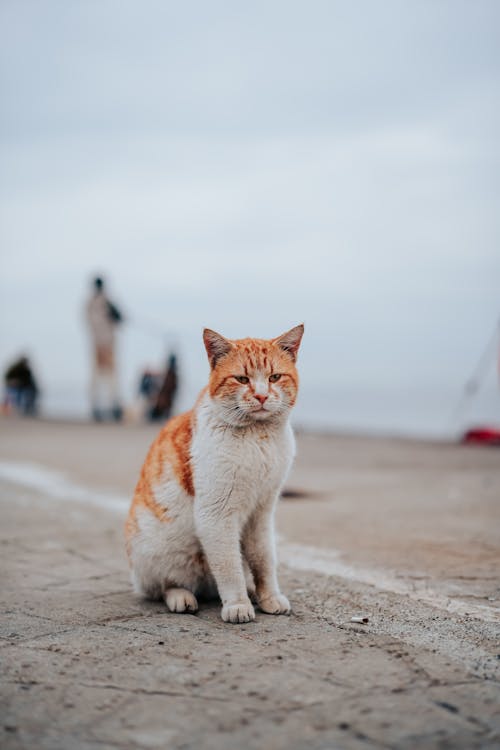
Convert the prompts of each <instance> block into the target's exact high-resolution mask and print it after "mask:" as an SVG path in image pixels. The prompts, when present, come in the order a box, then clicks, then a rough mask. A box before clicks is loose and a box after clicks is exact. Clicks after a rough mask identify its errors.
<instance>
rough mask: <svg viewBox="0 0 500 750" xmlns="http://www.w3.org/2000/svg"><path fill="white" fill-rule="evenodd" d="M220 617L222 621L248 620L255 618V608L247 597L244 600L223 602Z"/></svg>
mask: <svg viewBox="0 0 500 750" xmlns="http://www.w3.org/2000/svg"><path fill="white" fill-rule="evenodd" d="M221 617H222V619H223V620H224V622H250V621H251V620H255V610H254V608H253V607H252V603H251V601H250V600H249V599H247V601H246V602H236V603H235V604H224V606H223V607H222V612H221Z"/></svg>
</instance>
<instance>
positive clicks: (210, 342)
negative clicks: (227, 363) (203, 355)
mask: <svg viewBox="0 0 500 750" xmlns="http://www.w3.org/2000/svg"><path fill="white" fill-rule="evenodd" d="M203 343H204V344H205V349H206V350H207V354H208V361H209V362H210V367H211V368H212V370H213V368H214V367H215V365H216V364H217V362H218V361H219V359H220V358H221V357H225V355H226V354H229V352H230V351H231V349H232V348H233V345H232V344H231V342H230V341H228V340H227V339H225V338H224V336H221V335H220V333H217V332H216V331H212V330H211V329H210V328H204V329H203Z"/></svg>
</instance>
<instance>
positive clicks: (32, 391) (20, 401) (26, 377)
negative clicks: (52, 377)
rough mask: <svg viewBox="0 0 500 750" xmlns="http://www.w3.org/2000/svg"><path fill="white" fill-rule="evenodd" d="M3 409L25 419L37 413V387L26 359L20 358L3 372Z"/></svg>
mask: <svg viewBox="0 0 500 750" xmlns="http://www.w3.org/2000/svg"><path fill="white" fill-rule="evenodd" d="M4 379H5V401H4V403H5V408H6V410H7V411H9V410H11V409H13V410H14V411H15V412H17V413H18V414H22V415H23V416H25V417H34V416H36V413H37V398H38V394H39V390H38V386H37V383H36V380H35V376H34V375H33V370H32V367H31V364H30V361H29V359H28V357H24V356H23V357H20V359H18V360H16V361H15V362H14V363H13V364H12V365H11V366H10V367H9V368H8V369H7V371H6V372H5V377H4Z"/></svg>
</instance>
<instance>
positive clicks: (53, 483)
mask: <svg viewBox="0 0 500 750" xmlns="http://www.w3.org/2000/svg"><path fill="white" fill-rule="evenodd" d="M0 479H5V480H6V481H7V482H13V483H14V484H20V485H22V486H23V487H29V489H32V490H36V491H37V492H42V493H43V494H44V495H48V496H49V497H53V498H55V499H56V500H69V501H74V502H79V503H87V504H89V503H90V504H92V505H97V506H98V507H99V508H104V509H105V510H110V511H113V512H118V513H123V514H126V513H127V510H128V506H129V503H130V499H131V498H130V497H128V498H127V497H125V496H123V495H117V494H115V493H113V492H105V491H102V490H93V489H89V488H87V487H82V486H81V485H79V484H76V483H75V482H73V480H71V479H69V478H68V477H67V476H66V475H65V474H63V473H62V472H60V471H54V470H53V469H48V468H47V467H46V466H41V465H40V464H35V463H27V462H24V461H0Z"/></svg>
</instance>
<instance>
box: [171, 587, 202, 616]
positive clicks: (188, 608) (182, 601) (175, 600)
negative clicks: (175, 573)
mask: <svg viewBox="0 0 500 750" xmlns="http://www.w3.org/2000/svg"><path fill="white" fill-rule="evenodd" d="M163 598H164V599H165V603H166V605H167V607H168V608H169V610H170V612H190V613H193V612H197V610H198V602H197V600H196V597H195V595H194V594H193V593H191V591H189V590H188V589H182V588H166V589H165V591H164V593H163Z"/></svg>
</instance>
